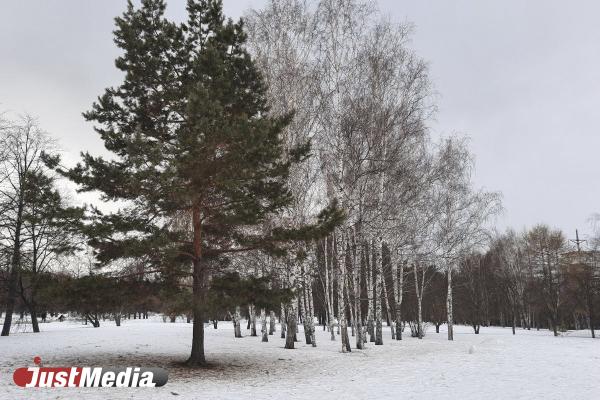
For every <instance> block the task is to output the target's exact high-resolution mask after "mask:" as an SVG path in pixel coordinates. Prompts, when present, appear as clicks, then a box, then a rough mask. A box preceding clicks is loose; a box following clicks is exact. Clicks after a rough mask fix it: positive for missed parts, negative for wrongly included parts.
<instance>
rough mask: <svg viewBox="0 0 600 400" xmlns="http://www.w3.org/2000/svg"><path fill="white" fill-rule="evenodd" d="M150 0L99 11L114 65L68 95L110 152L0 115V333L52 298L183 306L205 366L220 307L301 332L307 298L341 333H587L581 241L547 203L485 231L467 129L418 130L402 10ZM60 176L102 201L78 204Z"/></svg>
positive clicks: (54, 304)
mask: <svg viewBox="0 0 600 400" xmlns="http://www.w3.org/2000/svg"><path fill="white" fill-rule="evenodd" d="M165 7H166V4H165V2H164V1H163V0H143V1H142V2H141V5H140V6H139V7H136V6H134V5H133V4H132V3H128V6H127V9H126V10H125V12H124V13H123V15H121V16H119V17H117V18H116V19H115V24H116V29H115V32H114V35H115V43H116V45H117V46H118V48H119V49H120V50H121V56H119V57H118V58H117V60H116V62H115V66H116V67H117V68H118V69H119V70H120V71H122V72H123V73H124V74H123V82H121V83H120V84H118V85H117V86H114V87H110V88H107V89H106V90H105V92H104V93H103V94H101V95H100V96H99V97H98V99H97V101H96V102H94V103H93V104H92V106H91V108H90V110H89V111H87V112H85V113H84V114H83V116H84V118H85V119H86V120H87V121H89V122H91V123H92V124H93V126H94V129H95V131H96V133H97V134H98V135H99V136H100V137H101V139H102V140H103V142H104V145H105V148H106V150H107V151H108V152H109V153H111V154H110V156H109V157H103V156H99V155H96V154H93V152H84V153H82V155H81V161H80V162H79V163H78V164H77V165H65V164H64V163H63V161H62V160H61V157H60V154H59V152H58V151H57V150H56V148H55V146H54V141H53V139H52V138H51V137H50V135H49V134H47V133H46V132H44V130H43V129H41V127H40V125H39V123H38V122H37V121H36V120H35V118H32V117H23V118H17V119H14V118H13V119H10V118H7V117H4V118H3V119H1V120H0V141H1V143H0V210H1V211H2V213H1V221H0V265H1V266H2V269H1V270H0V277H1V279H2V283H3V285H2V286H1V288H0V290H1V292H0V293H1V295H2V299H3V300H4V301H3V304H4V307H3V310H2V311H3V315H4V324H3V330H2V335H8V334H9V333H10V329H11V324H12V319H13V314H14V313H21V315H22V313H29V315H30V316H31V317H32V320H33V324H34V329H35V330H36V331H37V330H38V328H39V327H36V325H37V323H36V322H35V321H36V319H37V316H38V315H39V314H40V313H47V312H51V313H64V312H74V313H77V314H79V315H80V316H81V317H82V318H84V319H85V320H86V321H89V322H90V323H92V324H93V325H94V326H98V325H99V324H100V319H101V318H102V316H104V317H106V316H109V317H110V318H112V319H115V320H116V321H117V323H120V319H121V316H122V315H127V314H132V313H140V312H141V313H144V314H147V313H148V312H159V313H163V314H164V315H167V316H171V317H174V316H178V315H185V316H186V317H187V320H188V321H189V322H190V323H193V325H194V328H193V338H192V346H191V354H190V358H189V359H188V364H189V365H190V366H202V365H205V364H206V360H205V357H204V335H203V330H204V323H205V322H207V321H209V320H218V319H229V320H232V321H233V323H234V326H235V328H236V329H235V331H234V332H235V336H236V337H239V336H241V328H240V321H241V319H242V317H247V318H248V326H249V327H250V329H251V334H252V335H256V334H257V328H256V325H257V324H259V325H260V330H261V332H262V340H263V341H267V340H268V336H269V332H270V333H273V332H272V331H273V329H274V322H275V319H278V320H279V321H280V322H281V327H282V328H281V334H282V337H284V338H285V347H286V348H293V347H294V342H295V340H296V339H297V337H298V335H297V333H298V332H299V329H298V323H301V324H303V325H304V334H305V340H306V342H307V343H311V344H313V345H315V346H316V338H315V334H314V332H315V329H316V328H315V319H318V321H320V323H322V324H323V326H324V327H325V328H326V329H328V330H329V331H330V332H331V338H332V340H336V338H337V336H336V333H335V331H336V329H334V325H337V326H338V327H339V329H338V330H339V332H340V333H339V338H340V342H341V350H342V351H344V352H346V351H351V350H352V349H353V348H355V349H364V348H365V344H366V343H367V342H369V341H371V342H374V343H375V344H376V345H381V344H383V330H384V325H388V326H389V327H390V329H391V335H392V338H393V339H395V340H401V339H402V337H403V330H404V328H405V327H406V326H408V327H409V331H410V334H411V335H412V336H415V337H419V338H422V337H423V336H424V334H425V332H426V326H425V325H426V323H432V324H435V325H436V328H437V329H439V326H440V324H442V323H445V324H447V327H448V339H449V340H453V339H454V335H453V324H454V323H464V324H469V325H472V326H473V327H474V330H475V333H478V332H479V327H480V326H489V325H503V326H513V328H514V327H523V328H529V329H531V328H536V329H541V328H544V329H551V330H553V331H554V334H558V332H559V331H561V330H564V329H573V328H575V329H578V328H586V329H588V328H591V329H592V333H593V328H594V326H596V325H597V322H596V319H595V317H594V310H595V309H596V307H597V305H598V301H599V300H598V297H599V296H598V273H597V261H596V258H597V257H596V256H595V255H596V253H595V252H593V251H592V252H590V251H586V252H573V251H571V250H572V249H570V248H569V246H568V242H567V241H566V240H565V239H564V236H563V234H562V233H561V232H557V231H555V230H552V229H550V228H549V227H547V226H544V225H540V226H536V227H533V228H531V229H530V230H528V231H527V232H524V233H523V234H515V233H512V232H510V231H509V232H507V233H506V234H503V235H497V234H493V233H492V225H493V220H494V216H495V215H497V214H498V213H499V212H500V211H501V202H500V200H501V199H500V197H501V196H500V194H499V193H497V192H489V191H486V190H483V189H481V188H477V187H475V185H474V184H473V182H472V179H471V174H472V171H473V168H474V161H473V156H472V154H471V153H470V151H469V149H468V146H467V141H466V139H464V138H460V137H456V136H450V137H444V138H441V139H439V140H434V139H433V138H432V137H431V132H430V130H429V128H428V126H429V122H430V121H431V118H433V116H434V115H435V102H434V97H435V96H434V91H433V89H432V83H431V82H430V79H429V76H428V69H427V63H426V62H425V61H424V60H422V59H421V58H420V57H419V56H418V55H417V54H416V53H415V52H414V51H413V50H412V49H411V48H410V37H411V30H412V29H411V26H410V24H406V23H405V24H397V23H393V22H391V21H389V20H387V19H385V18H383V17H382V16H381V14H380V13H379V12H378V11H377V9H376V7H374V5H373V4H372V3H369V2H362V1H357V0H321V1H311V2H304V1H299V0H272V1H271V2H269V3H268V4H267V5H266V6H265V8H264V9H260V10H251V11H249V12H248V13H247V15H246V17H245V18H244V20H243V21H237V22H234V21H232V20H228V19H226V18H225V16H224V15H223V11H222V5H221V2H220V1H216V0H207V1H195V0H189V1H188V2H187V7H186V9H187V14H188V19H187V20H186V21H185V22H173V21H170V20H168V19H167V18H166V17H165ZM91 150H93V149H90V151H91ZM64 180H69V181H71V182H73V183H74V184H75V185H76V186H77V190H78V191H80V192H94V193H99V194H100V198H101V202H98V203H97V204H89V205H85V206H77V205H75V203H74V202H73V201H72V200H71V199H70V198H69V196H68V193H67V192H66V191H65V190H64V189H62V187H63V186H64V185H63V182H64ZM105 204H113V205H114V204H116V205H117V206H113V208H112V209H113V211H110V212H107V211H106V209H107V208H106V207H104V205H105ZM115 210H116V211H115ZM268 320H269V324H270V326H269V327H267V325H268V322H267V321H268ZM350 336H353V337H354V340H351V339H350ZM351 342H352V343H351Z"/></svg>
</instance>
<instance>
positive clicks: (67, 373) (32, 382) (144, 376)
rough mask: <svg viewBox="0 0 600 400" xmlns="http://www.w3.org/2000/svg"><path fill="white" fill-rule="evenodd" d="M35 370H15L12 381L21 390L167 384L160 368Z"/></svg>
mask: <svg viewBox="0 0 600 400" xmlns="http://www.w3.org/2000/svg"><path fill="white" fill-rule="evenodd" d="M33 362H34V363H35V364H36V365H37V367H30V368H18V369H16V370H15V372H14V373H13V381H14V382H15V384H16V385H17V386H21V387H158V386H163V385H165V384H166V383H167V379H168V373H167V371H166V370H165V369H163V368H144V367H121V368H111V367H108V368H107V367H54V368H48V367H42V366H41V363H42V360H41V359H40V357H35V358H34V359H33Z"/></svg>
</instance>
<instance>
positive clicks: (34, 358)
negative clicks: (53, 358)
mask: <svg viewBox="0 0 600 400" xmlns="http://www.w3.org/2000/svg"><path fill="white" fill-rule="evenodd" d="M33 362H34V363H35V364H36V365H40V364H41V363H42V359H41V357H40V356H35V357H33Z"/></svg>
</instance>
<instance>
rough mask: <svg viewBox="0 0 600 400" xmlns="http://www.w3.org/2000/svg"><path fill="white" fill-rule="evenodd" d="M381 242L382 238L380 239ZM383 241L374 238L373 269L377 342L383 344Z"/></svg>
mask: <svg viewBox="0 0 600 400" xmlns="http://www.w3.org/2000/svg"><path fill="white" fill-rule="evenodd" d="M380 242H381V240H380ZM381 249H382V247H381V243H377V242H376V241H375V240H373V256H374V258H373V264H374V265H373V269H374V270H375V273H376V276H375V344H376V345H382V344H383V321H382V317H381V313H382V310H381V297H382V286H383V285H382V284H383V267H382V258H381V253H380V251H381Z"/></svg>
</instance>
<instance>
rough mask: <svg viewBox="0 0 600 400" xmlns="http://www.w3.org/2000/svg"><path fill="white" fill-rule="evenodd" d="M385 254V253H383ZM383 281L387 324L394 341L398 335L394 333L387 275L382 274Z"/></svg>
mask: <svg viewBox="0 0 600 400" xmlns="http://www.w3.org/2000/svg"><path fill="white" fill-rule="evenodd" d="M382 254H383V253H382ZM381 260H382V261H381V262H382V264H383V255H382V259H381ZM381 269H382V271H383V265H382V268H381ZM381 280H382V282H383V283H382V286H383V299H384V300H385V311H386V314H387V324H388V326H389V327H390V331H391V333H392V340H394V339H396V334H395V331H394V323H393V321H392V313H391V311H390V301H389V300H388V291H387V285H386V283H385V275H383V274H382V276H381Z"/></svg>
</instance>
